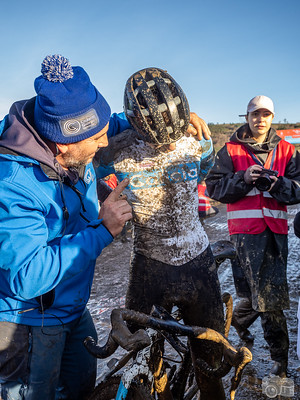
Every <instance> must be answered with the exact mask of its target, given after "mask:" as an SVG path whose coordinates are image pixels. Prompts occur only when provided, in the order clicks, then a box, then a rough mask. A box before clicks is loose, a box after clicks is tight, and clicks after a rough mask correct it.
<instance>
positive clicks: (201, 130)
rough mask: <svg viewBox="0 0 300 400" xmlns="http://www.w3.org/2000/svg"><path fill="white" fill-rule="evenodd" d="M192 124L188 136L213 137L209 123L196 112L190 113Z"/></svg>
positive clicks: (200, 138)
mask: <svg viewBox="0 0 300 400" xmlns="http://www.w3.org/2000/svg"><path fill="white" fill-rule="evenodd" d="M190 124H191V125H189V127H188V128H187V131H186V136H196V137H197V139H198V140H202V137H203V136H204V139H206V140H208V139H209V138H210V137H211V132H210V130H209V127H208V126H207V123H206V122H205V121H204V120H203V119H202V118H200V117H198V115H197V114H196V113H194V112H191V113H190Z"/></svg>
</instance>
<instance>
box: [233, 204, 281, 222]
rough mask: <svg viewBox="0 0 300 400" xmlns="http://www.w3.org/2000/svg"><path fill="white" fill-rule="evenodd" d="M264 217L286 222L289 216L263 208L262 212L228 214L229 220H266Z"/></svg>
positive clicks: (241, 211)
mask: <svg viewBox="0 0 300 400" xmlns="http://www.w3.org/2000/svg"><path fill="white" fill-rule="evenodd" d="M264 217H270V218H279V219H285V220H286V219H287V217H288V214H287V212H286V211H282V210H270V209H269V208H265V207H263V209H262V210H236V211H228V212H227V218H228V219H245V218H264Z"/></svg>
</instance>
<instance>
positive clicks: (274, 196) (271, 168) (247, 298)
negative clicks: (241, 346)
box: [206, 96, 300, 377]
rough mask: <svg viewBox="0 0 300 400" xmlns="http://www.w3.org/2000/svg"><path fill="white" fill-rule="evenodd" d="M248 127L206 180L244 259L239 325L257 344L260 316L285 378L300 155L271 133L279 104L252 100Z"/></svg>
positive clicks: (239, 268) (237, 275) (238, 283)
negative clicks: (292, 213) (291, 227)
mask: <svg viewBox="0 0 300 400" xmlns="http://www.w3.org/2000/svg"><path fill="white" fill-rule="evenodd" d="M245 117H246V121H247V123H246V124H245V125H243V126H241V127H240V128H239V129H238V130H237V131H236V132H235V133H234V134H233V135H232V137H231V138H230V141H229V142H228V143H226V144H225V146H224V147H223V148H222V149H221V150H220V151H219V152H218V154H217V156H216V161H215V164H214V166H213V168H212V169H211V171H210V173H209V174H208V175H207V178H206V186H207V192H208V195H209V196H210V197H211V198H213V199H216V200H218V201H220V202H222V203H227V219H228V229H229V234H230V237H231V240H232V241H233V243H234V244H235V245H236V248H237V252H238V256H237V258H236V260H235V261H234V262H232V271H233V278H234V283H235V287H236V291H237V295H238V296H239V297H240V298H241V299H240V301H239V303H238V304H237V305H236V307H235V309H234V315H233V322H232V325H233V326H234V327H235V328H236V330H237V333H238V334H239V336H240V338H241V339H243V340H245V341H253V340H254V337H253V336H252V335H251V333H250V332H249V330H248V328H249V326H250V325H251V324H252V323H253V322H254V321H255V320H256V319H257V318H258V317H259V316H260V317H261V323H262V328H263V331H264V337H265V340H266V341H267V343H268V345H269V348H270V353H271V358H272V360H273V361H274V365H273V366H272V369H271V372H270V373H272V374H275V375H278V376H280V377H284V376H285V375H286V370H287V364H288V348H289V338H288V331H287V325H286V318H285V316H284V313H283V310H285V309H288V308H289V294H288V285H287V276H286V275H287V256H288V244H287V233H288V221H287V218H288V216H287V208H286V205H290V204H296V203H299V202H300V154H299V152H297V151H296V150H295V148H294V146H293V145H292V144H290V143H288V142H286V141H284V140H282V139H280V137H279V136H278V135H277V134H276V131H275V130H274V129H273V128H272V127H271V124H272V121H273V118H274V105H273V102H272V100H271V99H270V98H268V97H266V96H256V97H254V98H253V99H251V100H250V102H249V104H248V107H247V114H246V115H245Z"/></svg>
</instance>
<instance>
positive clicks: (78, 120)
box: [59, 108, 99, 137]
mask: <svg viewBox="0 0 300 400" xmlns="http://www.w3.org/2000/svg"><path fill="white" fill-rule="evenodd" d="M59 125H60V128H61V132H62V134H63V135H64V136H66V137H70V136H77V135H81V134H82V133H84V132H87V131H90V130H91V129H93V128H96V127H97V126H98V125H99V118H98V115H97V113H96V110H95V109H94V108H92V109H90V110H89V111H87V112H86V113H84V114H81V115H78V116H77V117H73V118H66V119H61V120H60V121H59Z"/></svg>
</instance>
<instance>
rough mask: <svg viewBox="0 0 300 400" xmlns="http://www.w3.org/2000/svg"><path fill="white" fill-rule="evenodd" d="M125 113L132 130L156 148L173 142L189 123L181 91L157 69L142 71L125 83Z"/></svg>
mask: <svg viewBox="0 0 300 400" xmlns="http://www.w3.org/2000/svg"><path fill="white" fill-rule="evenodd" d="M124 112H125V114H126V117H127V119H128V121H129V122H130V124H131V125H132V126H133V128H134V129H135V130H136V131H137V132H139V133H140V134H141V135H143V136H146V140H147V141H148V142H151V143H154V144H156V145H164V144H170V143H172V142H176V141H177V140H178V139H180V138H181V137H182V136H183V135H184V134H185V132H186V130H187V128H188V126H189V121H190V109H189V104H188V101H187V99H186V97H185V94H184V92H183V90H182V89H181V87H180V86H179V85H178V83H177V82H176V81H175V80H174V79H173V78H172V77H171V75H169V74H168V73H167V72H166V71H164V70H162V69H159V68H145V69H142V70H140V71H138V72H136V73H135V74H133V75H132V76H131V77H130V78H129V79H128V80H127V82H126V86H125V93H124Z"/></svg>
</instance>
